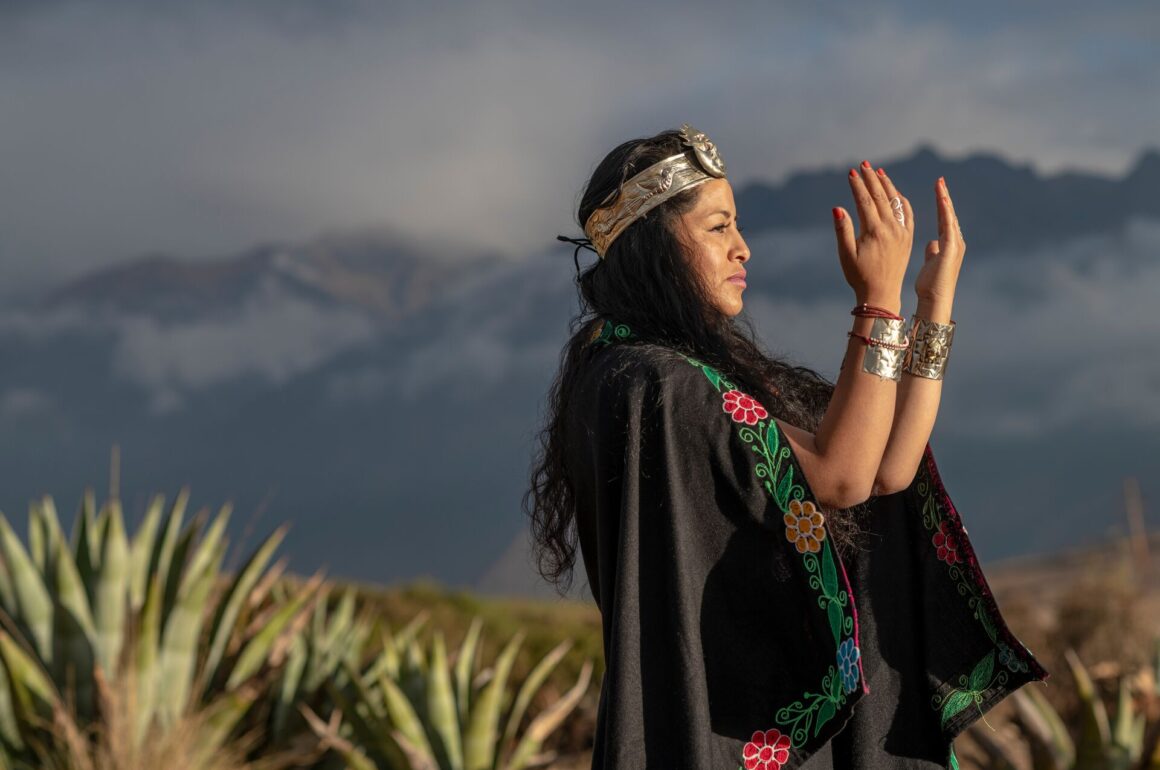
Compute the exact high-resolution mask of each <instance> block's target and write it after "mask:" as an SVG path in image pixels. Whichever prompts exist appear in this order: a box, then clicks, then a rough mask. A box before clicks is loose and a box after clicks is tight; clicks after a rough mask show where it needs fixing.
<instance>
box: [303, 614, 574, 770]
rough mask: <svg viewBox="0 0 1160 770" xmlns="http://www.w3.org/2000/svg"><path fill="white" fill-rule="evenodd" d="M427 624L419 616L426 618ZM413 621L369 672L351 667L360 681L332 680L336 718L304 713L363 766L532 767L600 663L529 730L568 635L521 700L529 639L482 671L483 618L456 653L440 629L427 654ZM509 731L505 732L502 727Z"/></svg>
mask: <svg viewBox="0 0 1160 770" xmlns="http://www.w3.org/2000/svg"><path fill="white" fill-rule="evenodd" d="M417 620H418V619H417ZM418 625H419V623H416V622H413V623H412V624H410V625H409V626H408V627H407V628H406V629H404V630H403V631H402V632H401V633H400V634H398V635H397V636H392V635H391V633H390V631H389V630H388V629H384V630H383V632H382V636H381V649H380V650H379V651H378V656H377V657H376V658H375V659H374V660H372V661H371V663H370V664H369V666H368V667H367V668H366V669H365V670H363V671H358V670H353V669H351V670H348V675H349V678H350V687H349V688H347V689H346V690H343V689H339V688H338V687H335V686H333V685H332V686H331V690H332V696H333V698H334V702H335V704H336V705H337V706H338V708H339V709H340V711H341V716H342V717H344V718H345V720H346V722H347V723H348V724H349V728H350V729H349V730H348V731H347V733H346V734H344V733H343V731H342V729H341V726H340V722H339V721H338V715H337V714H338V712H336V714H332V719H331V721H330V722H329V723H324V722H323V721H322V719H321V718H319V717H318V716H317V715H316V714H314V713H313V712H312V711H310V710H309V709H304V710H303V713H304V714H305V716H306V718H307V719H308V720H309V721H310V723H311V726H312V727H313V728H314V729H315V731H316V732H317V733H318V735H319V736H320V737H321V738H322V739H323V741H324V742H325V743H326V744H328V745H329V746H331V747H332V748H333V749H334V750H335V751H337V752H339V753H340V754H341V755H342V756H343V758H344V760H345V761H346V763H347V765H348V766H349V767H353V768H357V769H358V770H370V769H371V768H392V769H393V770H522V768H525V767H529V766H531V765H532V764H534V763H536V762H537V761H538V760H539V758H538V757H537V754H538V752H539V751H540V750H541V747H542V746H543V743H544V740H545V739H546V738H547V737H548V736H549V735H550V734H551V733H552V732H553V731H554V730H556V729H557V728H558V727H559V726H560V724H561V723H562V722H563V721H564V719H565V718H566V717H567V716H568V714H569V713H571V712H572V710H573V709H574V708H575V707H576V705H577V704H578V703H579V701H580V699H581V697H583V695H584V693H585V691H586V690H587V689H588V684H589V680H590V679H591V675H592V662H591V661H586V662H585V663H584V665H583V667H582V669H581V671H580V676H579V677H578V679H577V681H576V683H575V685H573V686H572V688H571V689H569V690H568V691H567V692H566V693H564V694H563V695H562V696H561V697H560V698H559V699H558V700H557V701H556V702H555V703H553V704H552V705H551V706H549V707H547V708H546V709H545V710H543V711H542V712H541V713H539V714H538V715H537V716H536V717H535V718H533V719H531V721H530V723H529V724H528V725H527V727H526V728H523V729H522V730H521V726H522V722H523V720H524V717H525V715H526V714H527V709H528V706H529V705H530V704H531V702H532V699H533V697H534V696H535V695H536V693H537V692H538V691H539V690H540V688H541V687H542V686H543V684H544V682H545V680H546V679H547V677H548V676H549V675H550V674H551V672H552V670H553V669H554V668H555V667H556V666H557V664H559V662H560V660H561V659H563V657H564V655H565V654H566V653H567V651H568V649H569V648H570V647H571V642H570V641H564V642H562V643H561V644H559V645H557V646H556V647H555V648H554V649H552V650H551V651H550V652H549V653H548V654H547V655H545V656H544V658H543V659H542V660H540V661H539V663H537V664H536V665H535V666H534V667H533V668H532V670H531V671H530V672H529V673H528V675H527V677H526V678H525V679H524V680H523V682H522V684H521V685H520V686H519V689H518V691H517V692H516V693H515V696H514V698H513V697H512V694H511V692H510V691H509V684H512V683H511V681H510V680H511V672H512V667H513V664H514V663H515V659H516V655H517V654H518V652H519V648H520V645H521V643H522V641H523V633H522V632H520V633H517V634H516V635H515V636H514V637H513V638H512V639H511V640H510V641H509V642H508V643H507V645H505V646H504V648H503V650H502V651H501V652H500V653H499V656H498V657H497V658H496V661H495V663H494V665H493V666H491V667H490V668H488V669H485V670H483V671H479V670H478V668H479V660H478V658H479V652H480V646H479V643H480V632H481V629H482V623H481V622H480V620H479V619H478V618H476V619H475V620H473V622H472V624H471V627H470V628H469V629H468V632H467V635H466V636H465V638H464V640H463V643H462V644H461V645H460V648H459V650H458V652H457V653H456V654H455V655H454V657H453V658H451V657H449V656H448V654H447V648H446V643H445V641H444V638H443V635H442V634H441V633H439V632H435V633H434V634H433V638H432V642H431V647H430V650H429V651H425V650H424V649H423V647H422V646H421V645H420V644H419V642H418V641H417V638H416V631H417V628H418ZM501 728H502V732H501Z"/></svg>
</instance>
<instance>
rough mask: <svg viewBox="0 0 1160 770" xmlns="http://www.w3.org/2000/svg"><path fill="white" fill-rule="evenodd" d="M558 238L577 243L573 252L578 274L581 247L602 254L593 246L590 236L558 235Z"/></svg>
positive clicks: (577, 273)
mask: <svg viewBox="0 0 1160 770" xmlns="http://www.w3.org/2000/svg"><path fill="white" fill-rule="evenodd" d="M556 240H558V241H564V242H565V243H574V244H576V250H575V251H573V252H572V262H573V264H575V265H576V275H580V249H588V250H589V251H591V252H592V253H593V254H596V255H599V254H600V252H598V251H596V249H595V248H593V246H592V241H591V239H589V238H569V237H568V236H566V235H557V236H556Z"/></svg>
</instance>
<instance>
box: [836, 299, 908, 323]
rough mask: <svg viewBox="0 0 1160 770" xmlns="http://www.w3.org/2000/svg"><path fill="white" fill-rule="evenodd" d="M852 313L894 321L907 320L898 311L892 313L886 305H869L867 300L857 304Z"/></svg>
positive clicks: (863, 316)
mask: <svg viewBox="0 0 1160 770" xmlns="http://www.w3.org/2000/svg"><path fill="white" fill-rule="evenodd" d="M850 315H856V316H860V317H862V318H890V319H892V320H894V321H905V320H906V319H905V318H903V317H902V316H900V315H898V314H897V313H891V312H890V311H889V310H887V309H886V308H884V307H878V306H876V305H868V304H866V303H865V302H863V303H862V304H861V305H856V306H855V307H854V309H853V310H851V311H850Z"/></svg>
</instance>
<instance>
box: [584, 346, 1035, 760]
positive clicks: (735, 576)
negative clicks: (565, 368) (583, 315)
mask: <svg viewBox="0 0 1160 770" xmlns="http://www.w3.org/2000/svg"><path fill="white" fill-rule="evenodd" d="M589 352H590V358H589V360H588V361H587V362H586V364H585V365H584V370H583V372H582V373H581V374H580V375H579V377H580V379H579V382H578V387H577V390H576V391H575V393H576V395H575V398H574V400H573V403H572V405H571V408H570V411H569V419H568V423H567V428H566V430H567V432H568V434H567V435H568V452H567V458H566V462H567V464H568V468H569V475H570V477H571V479H572V482H573V486H574V493H575V497H576V510H577V527H578V532H579V541H580V548H581V554H582V557H583V561H584V567H585V570H586V572H587V575H588V582H589V586H590V588H591V591H592V594H593V596H594V597H595V598H596V602H597V604H598V605H599V607H600V611H601V615H602V619H603V636H604V653H605V663H606V670H605V674H604V681H603V689H602V692H601V697H600V705H599V711H598V717H597V727H596V736H595V748H594V753H593V764H592V766H593V768H594V770H596V769H605V768H607V769H611V768H616V769H617V770H628V769H630V768H631V769H633V770H637V769H639V768H658V769H660V768H663V769H664V770H678V769H679V768H697V769H698V770H705V769H708V768H719V769H720V770H734V768H745V769H746V770H779V769H780V768H799V767H803V766H804V767H807V768H812V767H831V766H833V767H842V768H868V767H892V768H899V767H908V768H909V767H915V768H919V767H926V768H933V767H947V766H951V767H954V766H956V765H957V763H956V761H955V759H954V754H953V750H952V746H951V742H952V739H953V738H954V736H955V735H957V734H958V733H960V732H961V731H962V730H963V729H964V728H966V727H967V725H969V724H971V723H972V722H973V721H975V720H976V719H977V718H979V716H981V715H982V714H983V712H984V711H986V710H987V709H989V708H990V707H991V706H993V705H994V704H995V703H997V702H998V701H1000V700H1001V699H1003V698H1004V697H1006V696H1007V695H1008V694H1009V693H1011V692H1012V691H1014V690H1015V689H1017V688H1018V687H1020V686H1021V685H1023V684H1025V683H1027V682H1031V681H1036V680H1044V679H1046V678H1047V676H1048V674H1047V672H1046V671H1044V669H1043V668H1042V667H1041V666H1040V664H1039V663H1038V662H1037V661H1036V660H1035V658H1034V657H1033V656H1032V655H1031V653H1030V651H1029V650H1027V648H1026V647H1024V646H1023V645H1022V644H1021V643H1020V642H1019V640H1018V639H1016V638H1015V636H1014V635H1012V633H1011V631H1010V630H1009V629H1008V627H1007V625H1006V623H1005V622H1004V620H1003V618H1002V616H1001V615H1000V613H999V610H998V608H997V606H996V604H995V601H994V599H993V597H992V595H991V591H990V589H989V587H988V585H987V582H986V580H985V578H984V577H983V573H982V571H981V570H980V568H979V565H978V562H977V561H976V559H975V555H974V551H973V549H972V548H971V543H970V541H969V540H968V538H967V532H966V529H965V528H964V527H963V525H962V523H961V521H960V519H959V515H958V513H957V512H956V511H955V508H954V505H953V504H952V503H951V500H950V498H949V496H948V495H947V493H946V490H945V488H944V487H943V485H942V482H941V480H940V479H939V474H938V469H937V467H936V466H935V462H934V457H933V455H932V454H931V451H930V447H929V445H928V446H927V449H926V454H925V457H924V459H923V462H922V463H921V466H920V468H919V471H918V474H917V475H916V477H915V479H914V481H913V482H912V483H911V485H910V487H908V488H907V489H906V490H904V491H902V492H898V493H896V494H891V495H883V496H880V497H874V498H871V499H870V501H869V506H868V508H869V515H868V516H866V518H865V520H864V521H861V522H860V523H861V525H862V527H863V528H864V529H867V530H869V531H870V532H871V533H872V542H871V545H870V546H869V548H868V549H866V550H862V551H859V552H858V554H857V555H855V556H852V557H849V558H847V559H845V560H844V559H843V558H842V557H841V556H840V555H839V553H838V552H837V551H836V549H835V548H834V547H833V546H832V545H831V542H830V538H829V536H828V526H827V523H826V522H825V517H824V515H823V513H822V512H821V511H820V510H818V506H817V503H816V500H815V498H814V496H813V494H812V493H811V491H810V488H809V485H808V483H807V482H806V478H805V476H804V474H803V473H802V471H801V467H800V466H799V465H798V463H797V460H796V458H795V456H794V454H793V451H792V449H791V448H790V445H789V443H788V442H787V440H786V438H785V434H784V433H783V432H782V431H781V429H780V428H779V427H778V426H777V423H776V422H775V420H774V419H773V418H772V417H771V416H770V415H769V414H768V412H766V410H765V409H764V408H763V407H762V405H761V404H760V403H758V402H757V401H756V400H754V399H753V398H752V397H750V396H749V395H747V394H746V392H745V391H744V390H743V389H741V388H739V386H738V385H736V384H734V383H732V382H730V381H728V380H726V379H725V378H723V377H722V376H721V375H720V374H719V373H718V372H716V371H715V370H713V369H712V368H710V367H708V366H705V365H703V364H702V363H700V362H699V361H696V360H693V359H690V358H687V357H685V356H683V355H681V354H679V353H677V352H676V351H673V350H671V349H668V348H664V347H660V346H657V345H652V344H643V343H640V342H638V341H636V340H635V339H634V338H633V336H632V334H631V332H630V330H628V329H627V328H626V327H624V326H623V325H613V324H611V323H605V325H604V328H603V330H602V331H601V333H600V335H599V337H598V338H597V339H596V340H595V342H594V343H593V344H592V346H591V347H590V351H589ZM811 758H812V759H811Z"/></svg>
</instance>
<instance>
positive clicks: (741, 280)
mask: <svg viewBox="0 0 1160 770" xmlns="http://www.w3.org/2000/svg"><path fill="white" fill-rule="evenodd" d="M728 280H729V283H735V284H738V285H739V286H741V287H742V288H744V287H745V286H747V285H748V284H746V283H745V273H738V274H737V275H731V276H729V279H728Z"/></svg>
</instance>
